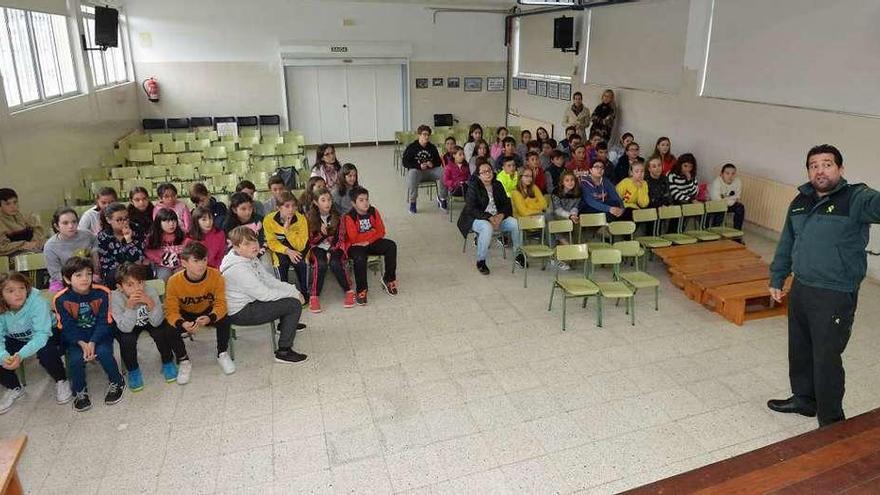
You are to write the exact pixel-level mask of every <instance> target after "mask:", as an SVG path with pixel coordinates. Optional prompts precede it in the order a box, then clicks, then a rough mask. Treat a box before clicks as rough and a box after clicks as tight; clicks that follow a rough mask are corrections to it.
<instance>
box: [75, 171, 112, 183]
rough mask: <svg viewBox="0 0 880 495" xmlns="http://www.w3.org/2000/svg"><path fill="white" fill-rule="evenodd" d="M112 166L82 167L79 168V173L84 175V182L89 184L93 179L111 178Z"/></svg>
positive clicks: (81, 175)
mask: <svg viewBox="0 0 880 495" xmlns="http://www.w3.org/2000/svg"><path fill="white" fill-rule="evenodd" d="M111 170H113V169H112V168H109V169H108V168H101V167H86V168H81V169H80V170H79V175H80V177H82V180H83V183H85V184H88V183H90V182H92V181H96V180H107V179H109V178H110V171H111Z"/></svg>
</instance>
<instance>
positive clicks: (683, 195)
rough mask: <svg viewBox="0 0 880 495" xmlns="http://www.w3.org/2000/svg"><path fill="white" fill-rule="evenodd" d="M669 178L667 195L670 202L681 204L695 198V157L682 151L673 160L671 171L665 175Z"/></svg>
mask: <svg viewBox="0 0 880 495" xmlns="http://www.w3.org/2000/svg"><path fill="white" fill-rule="evenodd" d="M666 178H667V179H668V180H669V196H670V198H671V199H672V204H676V205H682V204H686V203H693V202H694V201H696V200H697V192H699V187H698V185H697V159H696V158H695V157H694V155H692V154H690V153H684V154H682V155H681V156H679V157H678V159H677V160H676V161H675V165H673V166H672V171H671V172H669V175H667V176H666Z"/></svg>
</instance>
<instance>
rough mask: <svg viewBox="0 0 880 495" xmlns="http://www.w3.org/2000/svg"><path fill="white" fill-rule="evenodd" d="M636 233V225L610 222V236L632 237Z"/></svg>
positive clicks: (628, 222)
mask: <svg viewBox="0 0 880 495" xmlns="http://www.w3.org/2000/svg"><path fill="white" fill-rule="evenodd" d="M635 231H636V223H635V222H630V221H620V222H610V223H609V224H608V232H609V233H611V235H632V234H633V232H635Z"/></svg>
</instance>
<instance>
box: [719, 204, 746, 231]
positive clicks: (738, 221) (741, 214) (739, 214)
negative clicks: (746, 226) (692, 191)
mask: <svg viewBox="0 0 880 495" xmlns="http://www.w3.org/2000/svg"><path fill="white" fill-rule="evenodd" d="M727 212H728V213H733V228H735V229H736V230H742V228H743V222H744V221H745V219H746V207H745V206H743V204H742V203H734V204H733V206H728V207H727ZM723 224H724V213H713V214H712V226H720V225H723Z"/></svg>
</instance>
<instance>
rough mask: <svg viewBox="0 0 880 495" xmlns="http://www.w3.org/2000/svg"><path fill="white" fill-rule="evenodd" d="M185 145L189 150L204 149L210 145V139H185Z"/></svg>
mask: <svg viewBox="0 0 880 495" xmlns="http://www.w3.org/2000/svg"><path fill="white" fill-rule="evenodd" d="M186 146H187V149H188V150H189V151H205V150H206V149H208V148H210V147H211V140H210V139H195V140H192V141H187V144H186Z"/></svg>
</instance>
